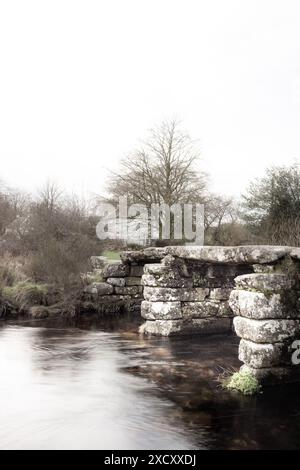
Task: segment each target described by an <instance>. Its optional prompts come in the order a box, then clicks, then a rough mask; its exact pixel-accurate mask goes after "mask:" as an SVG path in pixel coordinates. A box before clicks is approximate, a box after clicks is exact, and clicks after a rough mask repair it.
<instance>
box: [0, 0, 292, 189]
mask: <svg viewBox="0 0 300 470" xmlns="http://www.w3.org/2000/svg"><path fill="white" fill-rule="evenodd" d="M299 13H300V4H299V2H297V1H291V0H289V1H282V0H280V1H278V0H275V1H274V0H273V1H271V0H259V1H256V0H251V1H233V0H228V1H226V2H224V1H221V0H211V1H199V0H196V1H194V0H189V1H188V2H184V1H182V0H181V1H178V0H163V1H162V0H160V1H158V0H151V1H145V0H143V1H141V0H127V1H126V2H124V1H121V0H110V1H109V2H108V1H100V2H99V1H91V0H88V1H84V2H83V1H76V0H75V1H74V0H73V1H68V0H59V1H56V0H52V1H51V2H39V1H32V0H28V1H26V2H22V1H17V0H9V1H5V0H4V1H2V2H1V4H0V67H1V74H0V159H1V179H3V180H4V181H5V182H6V183H7V184H8V185H9V186H11V187H18V188H21V189H24V190H26V191H35V190H36V188H38V187H41V186H43V185H44V184H45V182H46V181H47V180H51V181H54V182H57V183H58V184H59V185H61V186H63V187H64V188H65V189H66V190H68V191H72V192H74V193H76V194H79V195H84V196H87V195H90V194H94V193H100V192H101V191H103V186H104V184H105V181H106V179H107V174H108V171H107V170H108V169H115V168H117V167H118V163H119V160H120V159H121V158H122V157H124V156H125V155H126V154H128V153H129V152H130V151H131V150H132V149H133V148H135V147H136V145H137V144H138V142H139V139H143V138H145V136H146V135H147V134H146V132H147V130H148V129H149V128H152V127H153V126H154V125H155V124H156V123H159V122H161V121H162V120H164V119H173V118H176V119H178V120H180V121H182V123H183V127H184V128H185V129H186V130H187V131H188V132H189V133H190V135H191V137H192V138H193V139H197V140H198V142H199V148H200V150H201V157H202V160H201V164H200V165H201V168H199V170H201V171H202V170H204V171H206V172H208V173H209V175H210V178H211V182H210V184H211V189H212V190H213V191H216V192H218V193H219V194H224V195H239V194H240V193H241V192H242V191H244V189H245V187H246V186H247V184H248V183H249V181H250V180H252V179H253V178H254V177H256V176H262V175H263V174H264V171H265V169H266V168H267V167H270V165H273V164H275V165H281V164H283V163H285V164H292V163H293V162H294V161H295V159H296V158H297V157H299V155H300V139H299V128H298V126H299V117H300V116H299V113H300V86H299V83H300V54H299V48H300V29H299V24H298V22H299V20H298V19H299Z"/></svg>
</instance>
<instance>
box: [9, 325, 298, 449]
mask: <svg viewBox="0 0 300 470" xmlns="http://www.w3.org/2000/svg"><path fill="white" fill-rule="evenodd" d="M138 322H139V319H137V320H136V321H129V320H125V319H119V320H115V321H113V322H112V323H108V322H103V321H102V322H101V321H93V322H92V321H88V322H87V321H85V322H82V321H81V322H80V323H78V322H77V323H75V322H72V323H71V322H65V323H63V322H61V321H60V322H55V323H53V322H51V323H49V322H45V321H36V322H22V323H17V324H13V323H4V322H2V323H1V324H0V404H1V405H0V449H149V450H150V449H186V450H188V449H273V448H274V449H278V448H291V449H292V448H300V399H299V398H300V386H299V385H289V386H282V387H275V388H270V389H266V390H265V391H264V393H263V394H260V395H258V396H256V397H244V396H241V395H239V394H236V393H233V392H231V393H229V392H227V391H224V390H222V388H221V387H220V386H219V382H218V376H219V375H220V374H221V373H223V372H224V368H225V369H226V370H228V369H231V368H238V367H239V365H240V363H239V361H238V359H237V347H238V340H237V338H235V337H234V336H232V335H228V336H211V337H206V338H200V337H197V336H194V337H186V338H151V339H146V338H143V337H141V336H139V335H138V334H137V333H136V331H137V327H138Z"/></svg>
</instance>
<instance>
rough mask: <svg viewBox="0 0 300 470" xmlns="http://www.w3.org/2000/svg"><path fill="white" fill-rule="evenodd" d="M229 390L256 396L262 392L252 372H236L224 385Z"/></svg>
mask: <svg viewBox="0 0 300 470" xmlns="http://www.w3.org/2000/svg"><path fill="white" fill-rule="evenodd" d="M223 386H224V388H227V390H236V391H238V392H240V393H243V394H244V395H255V394H256V393H258V392H260V390H261V386H260V385H259V382H258V380H257V379H256V378H255V377H254V376H253V375H252V374H250V372H243V371H242V372H235V373H234V374H233V375H232V376H231V377H230V378H229V379H227V380H226V381H225V383H224V384H223Z"/></svg>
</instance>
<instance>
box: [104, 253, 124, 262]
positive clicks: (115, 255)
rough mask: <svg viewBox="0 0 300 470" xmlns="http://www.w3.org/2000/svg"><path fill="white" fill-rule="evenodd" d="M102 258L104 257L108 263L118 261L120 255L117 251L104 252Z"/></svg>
mask: <svg viewBox="0 0 300 470" xmlns="http://www.w3.org/2000/svg"><path fill="white" fill-rule="evenodd" d="M103 256H106V258H107V259H108V261H120V260H121V258H120V254H119V252H118V251H104V253H103Z"/></svg>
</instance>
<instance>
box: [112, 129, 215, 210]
mask: <svg viewBox="0 0 300 470" xmlns="http://www.w3.org/2000/svg"><path fill="white" fill-rule="evenodd" d="M199 157H200V154H199V150H198V149H197V147H196V146H195V142H193V140H192V139H191V138H190V136H189V135H188V134H186V133H185V132H183V131H182V130H181V129H180V127H179V123H178V122H177V121H170V122H163V123H162V125H161V126H159V127H157V128H155V129H152V130H151V131H150V137H149V139H148V140H147V141H146V142H144V143H143V144H142V146H141V148H140V149H137V150H136V151H134V152H133V153H132V154H131V155H129V156H127V157H126V158H124V159H123V160H122V162H121V166H120V169H119V171H118V172H117V173H114V174H113V175H112V177H111V180H110V183H109V187H108V189H109V193H110V194H111V197H112V199H113V200H115V199H117V198H118V197H119V196H127V197H128V201H129V202H130V203H143V204H145V205H146V206H149V205H151V204H152V203H158V204H161V203H165V204H168V205H170V206H171V205H172V204H174V203H186V202H194V201H198V202H199V201H201V202H203V201H204V193H205V190H206V176H205V174H204V173H203V172H200V171H197V169H196V163H197V162H198V161H199Z"/></svg>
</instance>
